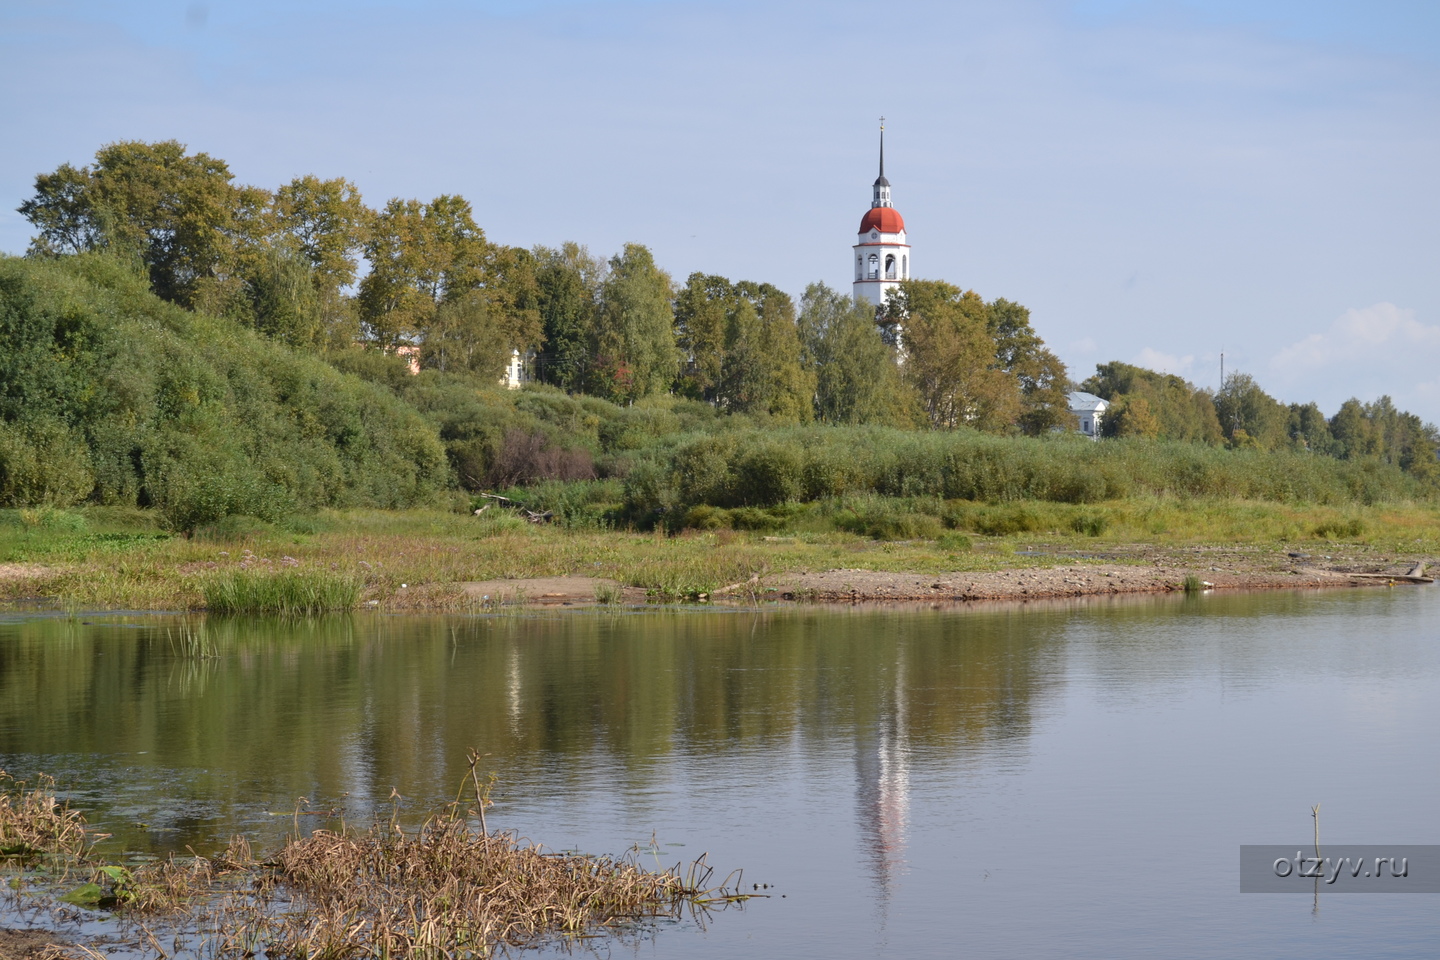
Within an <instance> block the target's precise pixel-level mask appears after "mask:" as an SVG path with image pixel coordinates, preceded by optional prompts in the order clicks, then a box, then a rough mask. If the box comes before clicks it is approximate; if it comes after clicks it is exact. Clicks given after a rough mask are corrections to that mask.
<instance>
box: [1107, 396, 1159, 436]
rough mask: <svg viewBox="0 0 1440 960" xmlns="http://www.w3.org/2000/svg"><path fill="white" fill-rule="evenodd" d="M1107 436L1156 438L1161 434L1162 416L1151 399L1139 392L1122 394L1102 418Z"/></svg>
mask: <svg viewBox="0 0 1440 960" xmlns="http://www.w3.org/2000/svg"><path fill="white" fill-rule="evenodd" d="M1101 424H1102V425H1103V427H1102V430H1103V432H1104V434H1105V436H1107V437H1143V438H1145V439H1147V440H1154V439H1155V438H1157V437H1159V436H1160V418H1159V417H1157V416H1156V415H1155V411H1154V410H1153V409H1152V408H1151V406H1150V401H1149V400H1148V399H1147V398H1146V397H1143V396H1140V395H1137V394H1122V395H1121V396H1120V398H1119V399H1117V400H1116V401H1115V402H1114V403H1112V404H1111V405H1110V407H1109V408H1108V409H1107V410H1106V411H1105V416H1104V418H1103V419H1102V420H1101Z"/></svg>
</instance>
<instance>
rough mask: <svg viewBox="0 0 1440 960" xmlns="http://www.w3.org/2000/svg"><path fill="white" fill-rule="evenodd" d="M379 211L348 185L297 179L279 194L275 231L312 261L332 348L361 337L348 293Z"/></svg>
mask: <svg viewBox="0 0 1440 960" xmlns="http://www.w3.org/2000/svg"><path fill="white" fill-rule="evenodd" d="M374 216H375V212H374V211H373V210H371V209H370V208H368V207H366V206H365V204H364V202H363V201H362V200H361V197H360V191H359V190H358V189H356V187H355V185H354V184H353V183H351V182H350V181H348V180H345V179H342V178H340V177H336V178H334V179H331V180H321V179H320V178H319V177H316V176H313V175H307V176H303V177H296V178H295V179H294V180H291V181H290V182H289V183H287V184H285V185H284V186H282V187H281V188H280V189H279V190H276V191H275V201H274V221H275V229H276V231H277V232H278V233H279V235H280V237H281V238H284V237H289V238H290V239H291V240H292V241H293V243H294V244H295V245H296V247H297V248H298V250H299V251H300V253H301V254H302V255H303V256H304V257H305V259H306V260H307V261H308V262H309V264H310V268H311V280H312V283H313V284H314V287H315V291H316V295H317V299H318V302H319V308H320V313H321V322H322V324H323V326H324V328H325V330H326V332H327V334H328V339H329V340H330V341H331V344H332V345H333V346H342V345H344V344H345V343H346V342H348V341H350V340H353V339H354V337H355V335H356V334H357V333H358V332H359V329H358V324H357V320H358V317H357V314H356V310H355V305H354V303H353V302H352V300H351V299H350V298H349V297H348V296H346V295H345V291H346V290H347V289H348V288H350V287H352V286H353V285H354V284H355V278H356V276H357V272H358V270H359V265H360V264H359V258H360V253H361V251H362V250H363V248H364V244H365V239H366V235H367V231H368V229H369V225H370V221H371V220H372V219H373V218H374Z"/></svg>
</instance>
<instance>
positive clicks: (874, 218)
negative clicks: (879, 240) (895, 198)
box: [860, 207, 905, 233]
mask: <svg viewBox="0 0 1440 960" xmlns="http://www.w3.org/2000/svg"><path fill="white" fill-rule="evenodd" d="M871 230H879V231H880V232H881V233H904V232H905V218H904V217H902V216H900V211H899V210H896V209H895V208H894V207H871V208H870V209H869V210H867V211H865V216H864V217H862V218H861V220H860V232H861V233H869V232H870V231H871Z"/></svg>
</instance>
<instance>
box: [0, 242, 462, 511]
mask: <svg viewBox="0 0 1440 960" xmlns="http://www.w3.org/2000/svg"><path fill="white" fill-rule="evenodd" d="M344 358H345V361H346V362H352V363H353V364H354V365H355V366H356V368H357V369H359V368H362V367H363V368H365V369H366V370H367V371H370V372H372V373H375V372H377V371H380V370H381V368H383V369H384V370H390V369H391V367H390V366H388V365H387V362H386V360H385V358H383V357H376V356H373V355H369V354H366V353H365V351H349V352H346V353H345V354H344ZM371 367H374V368H375V370H370V368H371ZM448 475H449V470H448V467H447V464H446V462H445V458H444V450H443V448H442V447H441V446H440V440H439V437H438V436H437V433H436V431H435V429H434V428H433V427H431V426H430V425H428V424H427V423H426V422H425V421H424V420H423V419H421V417H420V416H419V415H418V414H417V413H416V411H414V410H413V409H411V408H409V407H407V406H406V405H405V404H404V403H402V402H401V401H399V400H398V399H397V398H396V397H395V396H394V394H393V393H392V392H391V391H390V390H389V389H386V388H384V387H381V386H378V385H376V384H375V383H369V382H365V381H364V380H362V379H359V378H358V377H355V376H349V375H346V374H342V373H340V372H338V371H337V370H336V369H335V368H333V367H331V366H329V365H328V364H326V363H325V362H324V361H322V360H321V359H319V358H318V357H315V356H312V355H309V354H304V353H298V352H295V351H293V350H291V349H289V348H287V347H285V346H283V345H281V344H278V343H274V342H271V341H268V340H265V339H263V338H261V337H259V336H257V335H256V334H254V333H253V332H252V331H249V330H246V329H243V328H241V327H239V326H238V325H236V324H234V323H232V322H230V321H228V320H223V319H218V318H214V317H208V316H205V315H203V314H197V313H191V312H188V311H186V310H183V309H181V308H180V307H177V306H175V305H173V304H169V303H165V302H162V301H161V300H159V299H158V298H156V297H155V296H153V295H152V294H151V293H150V292H149V291H148V289H147V288H146V285H145V280H144V278H142V277H137V276H134V275H132V274H131V273H130V272H128V271H127V270H125V269H121V268H120V267H118V266H117V265H115V264H114V263H112V262H110V261H109V260H108V258H106V257H103V256H99V255H83V256H77V257H64V258H59V259H54V260H29V259H19V258H14V257H0V502H4V503H14V504H17V505H19V504H40V503H52V504H57V505H63V504H66V503H74V502H77V501H79V500H81V499H84V498H86V497H89V498H91V499H93V500H95V501H98V502H100V503H103V504H107V505H117V506H136V505H139V506H156V507H160V508H162V509H163V510H164V512H165V515H166V520H167V522H168V523H169V524H170V525H171V526H172V527H174V528H175V529H179V530H185V531H193V530H194V529H195V528H196V527H198V526H202V525H205V524H208V523H213V522H215V521H216V520H218V519H220V518H222V517H224V516H228V515H230V514H234V513H242V514H249V515H253V516H259V517H264V518H270V517H273V516H276V515H278V514H279V513H281V512H283V511H285V510H288V509H290V508H291V507H299V508H304V509H313V508H317V507H322V506H341V507H353V506H359V507H382V508H384V507H401V506H409V505H412V504H415V503H419V502H424V501H425V500H426V499H428V498H429V496H430V495H431V494H432V493H433V492H434V491H435V490H436V489H438V488H440V487H441V486H443V485H444V484H445V483H446V481H447V480H448V478H449V476H448Z"/></svg>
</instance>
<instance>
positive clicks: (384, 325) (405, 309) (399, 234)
mask: <svg viewBox="0 0 1440 960" xmlns="http://www.w3.org/2000/svg"><path fill="white" fill-rule="evenodd" d="M487 247H488V245H487V243H486V240H485V234H484V232H483V231H482V230H481V229H480V228H479V227H478V226H476V224H475V220H474V217H473V216H472V215H471V212H470V204H469V202H468V201H466V200H465V199H464V198H463V197H458V196H449V195H442V196H439V197H436V198H435V199H434V200H432V201H430V202H429V203H421V202H420V201H418V200H401V199H400V198H398V197H397V198H395V199H393V200H391V201H390V202H389V203H387V204H386V205H385V209H384V210H382V211H381V212H380V213H379V214H378V215H377V216H376V217H375V219H374V221H373V225H372V227H371V229H370V231H369V236H368V237H367V238H366V242H365V256H366V259H368V260H369V261H370V272H369V273H368V274H366V276H365V279H364V280H362V281H361V282H360V297H359V303H360V318H361V321H362V322H363V323H364V325H365V329H366V332H367V333H368V334H369V336H370V338H371V339H373V340H374V341H375V342H376V343H377V344H378V345H379V346H381V347H383V348H393V347H395V346H397V345H398V344H400V343H402V342H404V341H406V340H408V339H412V338H417V337H420V336H422V335H423V331H424V330H425V328H426V326H427V325H428V324H429V322H430V320H431V318H432V317H433V316H434V314H435V310H436V308H437V307H439V305H440V303H441V301H443V300H444V299H446V297H447V296H458V295H460V294H463V293H464V292H466V291H468V290H471V289H474V288H476V287H478V286H480V284H481V281H482V279H483V274H484V263H485V257H486V254H487V252H488V251H487Z"/></svg>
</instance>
